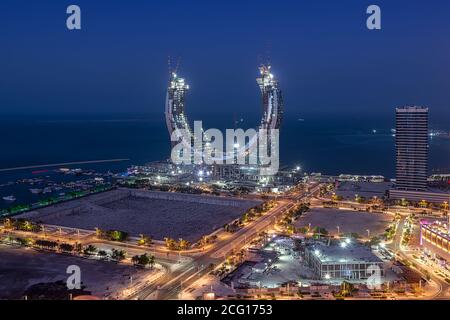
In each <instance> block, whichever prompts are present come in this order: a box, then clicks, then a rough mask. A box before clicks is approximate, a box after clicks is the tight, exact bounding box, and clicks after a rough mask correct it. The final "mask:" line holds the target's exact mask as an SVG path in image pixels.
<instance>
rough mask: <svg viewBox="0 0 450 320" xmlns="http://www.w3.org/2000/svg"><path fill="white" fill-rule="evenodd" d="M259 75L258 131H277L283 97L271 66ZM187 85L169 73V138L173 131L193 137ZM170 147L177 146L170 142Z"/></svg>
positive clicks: (167, 111) (167, 99) (264, 65)
mask: <svg viewBox="0 0 450 320" xmlns="http://www.w3.org/2000/svg"><path fill="white" fill-rule="evenodd" d="M259 72H260V75H259V77H257V79H256V82H257V84H258V86H259V88H260V90H261V95H262V106H263V108H262V110H263V113H262V117H261V122H260V124H259V127H258V129H259V130H261V129H262V130H266V131H269V132H270V131H272V130H278V129H279V128H280V125H281V120H282V116H283V96H282V92H281V89H280V87H279V83H278V81H277V79H276V78H275V77H274V75H273V74H272V72H271V66H270V65H268V64H263V65H261V66H260V67H259ZM188 90H189V85H188V84H187V82H186V81H185V79H184V78H181V77H179V76H178V74H177V73H176V72H170V79H169V85H168V88H167V95H166V104H165V117H166V124H167V129H168V131H169V136H170V137H172V136H173V133H174V132H175V131H183V132H186V133H187V134H188V135H189V136H193V130H192V128H191V126H190V124H189V121H188V117H187V115H186V93H187V91H188ZM171 142H172V147H174V145H176V144H177V142H176V141H173V140H172V141H171Z"/></svg>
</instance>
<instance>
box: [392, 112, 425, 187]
mask: <svg viewBox="0 0 450 320" xmlns="http://www.w3.org/2000/svg"><path fill="white" fill-rule="evenodd" d="M395 145H396V156H397V163H396V189H397V190H405V191H426V190H427V173H428V108H424V107H417V106H407V107H402V108H397V110H396V132H395Z"/></svg>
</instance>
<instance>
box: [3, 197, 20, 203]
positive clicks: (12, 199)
mask: <svg viewBox="0 0 450 320" xmlns="http://www.w3.org/2000/svg"><path fill="white" fill-rule="evenodd" d="M3 200H5V201H9V202H14V201H16V200H17V199H16V197H14V196H7V197H3Z"/></svg>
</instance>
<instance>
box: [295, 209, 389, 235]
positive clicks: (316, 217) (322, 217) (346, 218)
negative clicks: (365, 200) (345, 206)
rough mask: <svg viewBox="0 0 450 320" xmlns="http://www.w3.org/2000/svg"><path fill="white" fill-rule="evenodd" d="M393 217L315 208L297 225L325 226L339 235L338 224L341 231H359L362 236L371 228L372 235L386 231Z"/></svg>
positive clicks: (298, 221)
mask: <svg viewBox="0 0 450 320" xmlns="http://www.w3.org/2000/svg"><path fill="white" fill-rule="evenodd" d="M392 219H393V217H392V216H390V215H387V214H381V213H369V212H356V211H346V210H338V209H328V208H313V209H311V210H310V211H308V212H307V213H306V214H305V215H304V216H302V217H301V218H300V219H299V220H297V221H296V223H295V226H296V227H308V226H309V224H311V228H314V227H322V228H325V229H327V230H328V232H329V233H330V234H331V235H337V231H338V230H337V227H338V226H339V231H340V233H357V234H359V235H361V236H367V229H369V230H370V236H371V237H372V236H377V235H381V234H382V233H384V231H385V229H386V228H387V227H388V225H389V224H390V223H391V222H392Z"/></svg>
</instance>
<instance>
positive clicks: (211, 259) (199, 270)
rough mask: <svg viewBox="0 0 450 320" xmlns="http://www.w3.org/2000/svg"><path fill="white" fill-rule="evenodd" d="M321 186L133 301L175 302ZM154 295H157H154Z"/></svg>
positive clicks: (283, 205)
mask: <svg viewBox="0 0 450 320" xmlns="http://www.w3.org/2000/svg"><path fill="white" fill-rule="evenodd" d="M319 188H320V184H316V185H315V186H314V187H313V188H312V190H311V192H309V193H306V194H301V195H297V196H294V197H292V198H291V200H290V201H286V200H282V201H279V202H278V205H277V206H276V207H275V208H273V209H272V210H271V211H269V212H268V213H266V214H265V215H263V216H262V217H261V218H259V219H258V220H256V221H254V222H253V223H250V224H249V225H247V226H245V227H243V228H242V229H240V230H239V231H237V232H236V233H233V234H232V235H231V237H230V238H228V239H223V240H220V241H218V242H216V243H215V244H214V246H213V247H212V248H211V249H209V250H208V251H207V252H205V253H204V254H202V255H201V256H198V257H197V258H194V259H193V261H192V262H191V263H187V264H186V265H184V266H183V267H181V268H179V269H177V270H176V271H175V272H173V273H171V274H166V275H165V276H163V277H161V278H160V279H158V280H157V281H155V282H154V283H152V284H151V285H150V286H148V287H146V288H144V289H142V290H141V291H140V292H138V293H136V294H135V295H134V296H133V297H132V298H133V299H139V300H141V299H159V300H166V299H177V298H179V294H180V292H182V290H183V288H187V287H189V286H190V285H192V284H193V283H194V282H195V281H197V280H198V279H199V278H201V277H202V276H204V275H206V274H207V273H209V272H210V271H211V268H210V266H211V265H212V264H213V265H217V264H218V263H221V262H223V261H224V259H225V258H226V256H227V255H228V254H229V253H230V252H231V251H233V250H235V252H236V251H238V250H240V249H241V248H242V247H243V246H244V245H245V244H247V243H248V242H250V241H252V240H253V239H254V238H255V237H256V236H257V235H258V234H259V233H260V232H262V231H264V230H266V229H268V228H269V227H271V226H273V224H274V223H275V222H276V221H277V219H278V218H280V217H281V216H282V215H283V213H284V212H286V210H289V209H290V208H292V207H293V206H294V204H295V203H296V202H297V201H301V200H305V199H306V198H308V197H309V196H310V195H314V194H315V193H317V192H318V191H319ZM155 291H156V292H155Z"/></svg>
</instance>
